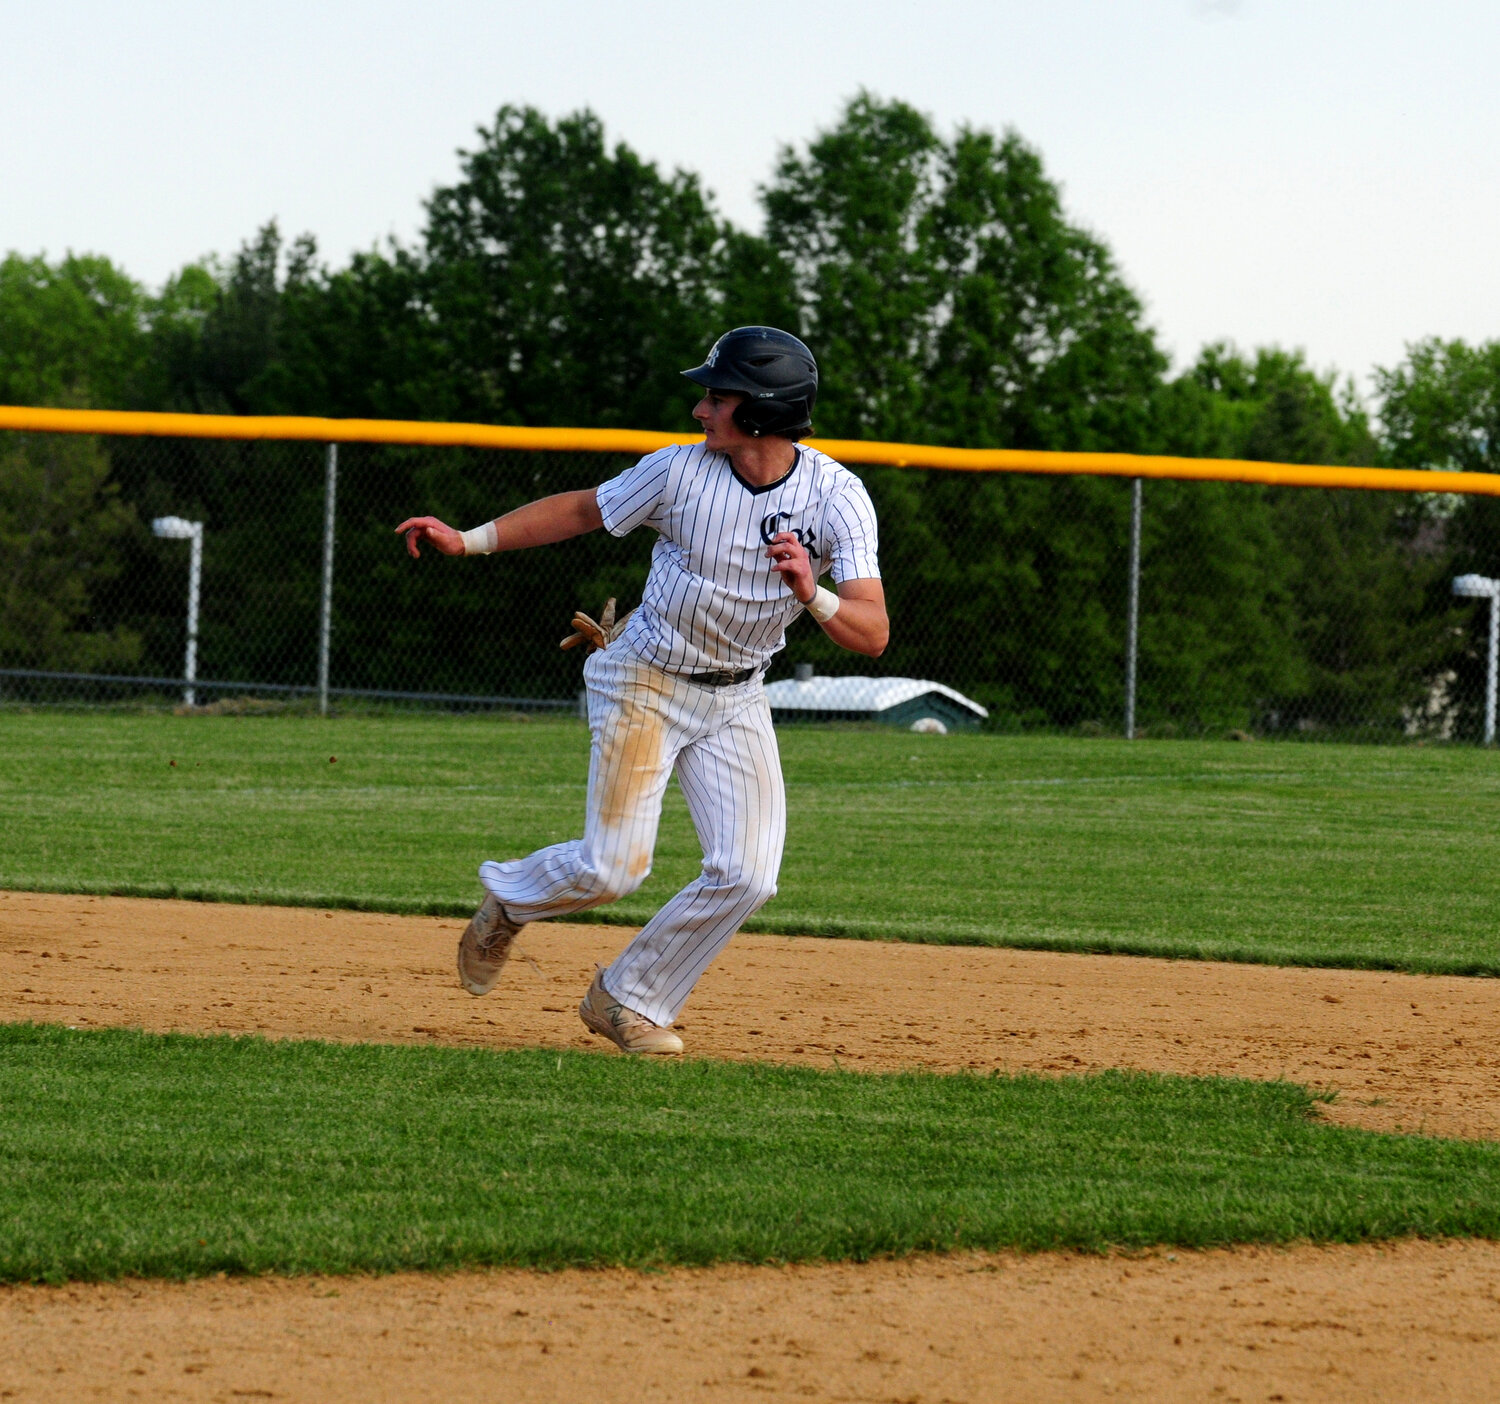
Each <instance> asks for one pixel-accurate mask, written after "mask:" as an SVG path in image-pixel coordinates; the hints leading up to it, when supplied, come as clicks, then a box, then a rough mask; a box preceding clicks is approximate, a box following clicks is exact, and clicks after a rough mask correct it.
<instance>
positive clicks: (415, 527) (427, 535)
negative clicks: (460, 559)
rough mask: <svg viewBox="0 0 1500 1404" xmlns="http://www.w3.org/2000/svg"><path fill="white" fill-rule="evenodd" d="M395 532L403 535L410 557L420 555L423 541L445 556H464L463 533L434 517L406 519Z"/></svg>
mask: <svg viewBox="0 0 1500 1404" xmlns="http://www.w3.org/2000/svg"><path fill="white" fill-rule="evenodd" d="M396 530H397V531H398V532H403V533H405V536H406V549H407V551H408V552H409V553H410V554H411V555H412V556H420V555H421V554H422V551H421V543H422V542H423V541H430V542H431V543H432V544H433V545H434V546H436V547H437V549H438V550H439V551H441V552H442V553H443V554H444V555H445V556H461V555H463V554H464V537H463V533H462V532H461V531H454V530H453V528H452V527H451V526H449V525H448V524H447V523H446V522H440V521H438V519H437V518H436V517H408V518H407V519H406V520H405V521H404V522H402V523H401V525H400V526H398V527H397V528H396Z"/></svg>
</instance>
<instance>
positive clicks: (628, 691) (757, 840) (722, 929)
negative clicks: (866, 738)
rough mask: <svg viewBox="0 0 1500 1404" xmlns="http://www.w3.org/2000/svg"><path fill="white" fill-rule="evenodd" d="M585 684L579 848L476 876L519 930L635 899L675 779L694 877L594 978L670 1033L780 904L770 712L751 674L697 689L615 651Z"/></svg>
mask: <svg viewBox="0 0 1500 1404" xmlns="http://www.w3.org/2000/svg"><path fill="white" fill-rule="evenodd" d="M583 676H584V681H585V682H586V683H587V684H588V703H589V728H590V730H591V731H592V732H593V747H592V751H591V753H590V756H589V795H588V819H587V822H586V823H585V825H584V833H583V838H582V839H573V840H571V841H570V842H568V843H556V844H553V845H551V846H550V847H548V848H541V849H538V850H537V851H536V852H535V853H532V854H530V855H529V856H528V857H525V858H518V859H516V860H515V861H514V862H510V863H495V862H488V863H483V864H481V865H480V868H479V880H480V882H482V883H483V884H484V886H485V888H486V889H487V890H489V891H490V892H493V893H494V894H495V896H496V897H498V898H499V899H500V901H501V902H502V903H504V905H505V910H506V911H507V912H508V913H509V914H510V917H511V919H512V920H514V921H517V922H526V921H545V920H547V919H548V918H549V917H559V916H566V915H567V914H568V913H570V912H581V911H585V910H587V909H588V908H589V907H597V906H600V905H602V904H603V903H605V902H613V901H615V900H616V899H617V898H620V897H623V896H625V895H626V894H627V893H630V892H634V891H635V889H636V888H637V887H639V886H640V885H641V883H642V882H644V881H645V880H646V877H647V875H648V874H649V873H650V871H651V858H652V854H653V852H654V850H655V848H656V831H657V826H658V823H659V821H660V819H661V800H662V795H663V793H664V792H665V790H666V788H667V780H668V778H669V777H670V776H671V774H672V771H673V769H674V768H675V769H676V771H677V779H678V783H679V784H680V785H681V786H682V793H683V795H684V797H685V798H686V799H687V805H688V811H689V813H691V815H692V817H693V826H694V827H695V828H696V829H697V831H698V841H699V843H701V844H702V845H703V868H702V871H701V872H700V873H699V875H698V876H697V878H695V879H694V880H693V881H692V882H690V883H689V884H688V885H687V886H686V887H684V888H683V889H682V891H681V892H679V893H678V894H677V895H676V896H675V897H673V898H672V900H671V901H670V902H668V903H667V904H666V906H664V907H663V908H662V909H661V910H660V911H659V912H657V914H656V915H655V916H654V917H652V918H651V920H650V921H649V922H647V923H646V925H645V927H644V928H642V930H641V932H640V934H639V935H638V936H637V937H636V938H635V939H634V940H633V941H632V942H631V943H630V944H629V945H628V946H626V947H625V949H624V950H623V951H621V952H620V954H619V956H618V957H617V958H616V959H615V962H614V964H612V965H611V966H610V967H609V969H608V970H606V971H605V972H604V987H605V989H607V990H608V991H609V993H610V994H612V995H613V996H614V997H615V998H616V999H617V1000H619V1001H620V1003H621V1004H623V1005H625V1006H626V1007H627V1008H629V1009H634V1010H635V1011H636V1012H637V1013H638V1014H644V1015H645V1016H646V1017H647V1018H648V1019H651V1020H652V1021H654V1022H655V1023H658V1024H670V1023H672V1022H673V1020H675V1019H676V1017H677V1015H678V1013H679V1011H680V1010H681V1009H682V1006H683V1005H684V1004H685V1003H686V1002H687V997H688V995H689V994H691V993H692V989H693V986H694V985H695V984H697V983H698V978H699V977H700V976H701V975H702V974H703V972H704V971H705V970H707V969H708V967H709V964H710V963H711V962H712V961H713V959H714V957H715V956H716V955H718V953H719V952H720V951H721V950H723V948H724V946H725V945H726V944H727V943H728V941H729V938H730V937H731V936H733V935H734V933H735V932H736V931H738V930H739V928H740V926H741V925H742V924H743V923H744V921H745V920H746V919H747V918H748V917H749V916H750V915H751V913H753V912H755V911H756V910H758V909H759V908H760V907H761V906H763V905H764V904H765V903H766V902H767V901H769V900H770V899H771V898H772V897H774V896H775V895H776V876H777V873H778V872H779V871H780V869H781V851H782V848H783V846H784V844H785V842H786V790H785V787H784V785H783V784H782V779H781V755H780V752H779V751H778V749H777V746H776V733H775V732H774V731H773V730H772V727H771V709H770V706H769V705H768V704H767V702H766V694H765V688H764V685H763V684H762V682H761V678H760V675H759V674H757V675H756V676H755V677H753V678H751V679H750V681H748V682H744V683H739V684H737V685H736V686H733V687H705V686H703V685H702V684H701V683H691V682H688V681H686V680H685V679H683V678H679V677H674V676H672V675H671V674H669V673H664V672H662V671H661V670H660V669H659V668H655V667H653V666H652V665H651V664H649V663H647V662H645V661H644V660H643V659H641V658H640V657H638V656H637V655H636V654H635V653H633V652H631V650H630V649H629V648H628V647H627V645H626V643H625V641H624V640H623V639H619V640H616V642H615V643H613V644H612V645H611V646H610V647H609V648H608V649H606V650H605V651H603V652H602V653H595V654H594V655H593V656H592V657H591V658H590V659H589V660H588V662H587V663H586V664H585V665H584V670H583Z"/></svg>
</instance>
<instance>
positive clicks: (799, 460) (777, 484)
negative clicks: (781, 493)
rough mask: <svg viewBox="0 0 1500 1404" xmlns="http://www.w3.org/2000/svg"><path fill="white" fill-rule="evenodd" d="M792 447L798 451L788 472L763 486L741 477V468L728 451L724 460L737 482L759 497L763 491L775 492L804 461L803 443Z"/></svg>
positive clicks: (752, 494) (753, 495)
mask: <svg viewBox="0 0 1500 1404" xmlns="http://www.w3.org/2000/svg"><path fill="white" fill-rule="evenodd" d="M792 448H793V449H794V450H795V451H796V452H795V455H794V456H793V458H792V466H791V467H790V468H788V469H787V470H786V472H785V473H783V474H782V475H781V476H780V477H779V478H777V479H776V481H775V482H774V483H766V484H765V485H764V486H763V487H756V485H755V484H754V483H752V482H748V481H747V480H746V479H744V478H742V477H740V474H739V469H737V468H736V467H735V466H734V459H732V458H731V457H730V456H729V455H728V454H727V453H726V454H725V455H724V461H725V462H726V463H727V464H728V465H729V471H730V472H731V473H733V474H734V480H735V482H737V483H738V484H739V485H740V486H741V487H742V488H744V489H745V491H746V492H748V493H749V494H750V495H751V496H752V497H759V496H760V495H761V493H763V492H774V491H775V490H776V489H777V488H779V487H780V486H781V485H782V484H783V483H785V482H786V480H787V479H788V478H790V477H791V476H792V474H793V473H795V472H796V471H797V469H798V467H799V466H800V465H801V463H802V445H801V444H793V445H792Z"/></svg>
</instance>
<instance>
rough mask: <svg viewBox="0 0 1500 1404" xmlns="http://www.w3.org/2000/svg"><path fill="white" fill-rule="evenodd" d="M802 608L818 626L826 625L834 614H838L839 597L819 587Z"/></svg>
mask: <svg viewBox="0 0 1500 1404" xmlns="http://www.w3.org/2000/svg"><path fill="white" fill-rule="evenodd" d="M803 608H804V609H805V610H806V611H807V612H808V613H809V614H810V615H812V617H813V618H814V619H816V620H817V621H818V623H819V624H826V623H828V621H829V620H830V619H832V618H833V616H834V615H835V614H837V613H838V612H839V597H838V596H837V595H835V594H834V593H833V591H832V590H825V589H824V588H823V587H822V586H821V585H819V586H818V588H817V589H816V590H814V591H813V597H812V599H810V600H808V601H807V603H806V604H805V605H803Z"/></svg>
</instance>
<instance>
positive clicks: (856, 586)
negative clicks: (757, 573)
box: [766, 531, 891, 658]
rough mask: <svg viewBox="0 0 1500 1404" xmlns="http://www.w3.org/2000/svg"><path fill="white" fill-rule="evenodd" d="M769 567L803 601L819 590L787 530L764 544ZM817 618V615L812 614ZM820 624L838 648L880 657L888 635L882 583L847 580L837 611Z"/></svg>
mask: <svg viewBox="0 0 1500 1404" xmlns="http://www.w3.org/2000/svg"><path fill="white" fill-rule="evenodd" d="M766 555H767V557H769V559H770V562H771V569H772V570H774V571H775V572H776V573H777V574H778V575H780V576H781V581H782V584H784V585H785V586H786V587H787V589H788V590H790V591H791V592H792V593H793V594H794V595H795V596H796V597H797V598H798V599H799V600H801V601H802V603H803V604H808V603H809V602H810V601H811V600H812V598H813V596H814V595H816V594H817V592H818V577H817V573H816V572H815V571H814V570H813V568H812V561H811V560H809V559H808V555H807V551H806V549H805V548H804V547H803V545H802V543H801V542H800V541H798V540H797V538H796V537H795V536H793V535H792V533H791V532H789V531H783V532H778V533H777V535H775V536H773V537H772V538H771V544H770V545H769V546H767V547H766ZM814 617H816V616H814ZM818 624H819V627H820V628H821V629H822V630H823V632H824V633H825V634H827V635H828V637H829V638H830V639H832V640H833V641H834V643H836V644H838V645H839V647H840V648H847V649H850V650H851V651H852V652H854V653H864V654H868V655H869V656H870V657H871V658H879V657H880V655H881V654H882V653H884V652H885V646H886V644H888V643H889V642H890V638H891V621H890V619H889V618H888V617H887V615H886V612H885V586H883V585H882V584H881V583H880V581H878V580H846V581H844V582H843V584H841V585H840V586H839V604H838V611H837V613H835V614H834V615H833V616H832V617H831V618H828V619H819V620H818Z"/></svg>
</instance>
